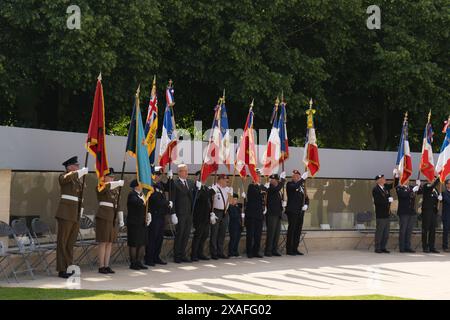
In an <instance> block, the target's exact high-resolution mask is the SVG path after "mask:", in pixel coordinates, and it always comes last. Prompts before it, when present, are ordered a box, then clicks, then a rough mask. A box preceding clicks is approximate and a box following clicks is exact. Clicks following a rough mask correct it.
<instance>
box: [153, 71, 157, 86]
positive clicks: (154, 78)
mask: <svg viewBox="0 0 450 320" xmlns="http://www.w3.org/2000/svg"><path fill="white" fill-rule="evenodd" d="M153 85H154V86H156V74H155V75H154V76H153Z"/></svg>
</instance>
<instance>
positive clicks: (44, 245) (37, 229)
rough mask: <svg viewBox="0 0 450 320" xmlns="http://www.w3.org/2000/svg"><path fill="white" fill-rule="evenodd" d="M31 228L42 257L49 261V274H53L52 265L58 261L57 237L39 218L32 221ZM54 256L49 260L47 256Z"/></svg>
mask: <svg viewBox="0 0 450 320" xmlns="http://www.w3.org/2000/svg"><path fill="white" fill-rule="evenodd" d="M31 230H32V235H33V238H34V241H35V242H36V244H37V247H38V248H39V249H40V253H41V254H42V258H43V259H44V261H46V262H47V265H48V267H49V268H48V274H49V275H51V271H50V266H51V265H52V264H53V263H54V262H55V261H56V247H57V243H56V237H55V235H54V234H53V232H52V231H51V229H50V226H49V225H48V224H47V223H45V222H44V221H42V220H41V219H39V218H34V219H33V220H32V221H31ZM49 257H52V259H51V261H50V262H48V260H47V258H49Z"/></svg>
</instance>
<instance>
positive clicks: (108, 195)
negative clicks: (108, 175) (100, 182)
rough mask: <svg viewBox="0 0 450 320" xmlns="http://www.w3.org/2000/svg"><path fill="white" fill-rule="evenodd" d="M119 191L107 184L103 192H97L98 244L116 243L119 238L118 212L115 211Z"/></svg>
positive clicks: (96, 220) (96, 219)
mask: <svg viewBox="0 0 450 320" xmlns="http://www.w3.org/2000/svg"><path fill="white" fill-rule="evenodd" d="M118 197H119V191H118V189H114V190H111V185H110V184H109V183H107V184H106V185H105V188H104V189H103V190H102V191H98V190H97V199H98V204H99V207H98V211H97V215H96V216H95V239H96V241H97V242H114V241H115V240H116V238H117V233H118V225H117V212H118V211H120V210H119V209H118V208H117V209H115V206H116V204H117V198H118Z"/></svg>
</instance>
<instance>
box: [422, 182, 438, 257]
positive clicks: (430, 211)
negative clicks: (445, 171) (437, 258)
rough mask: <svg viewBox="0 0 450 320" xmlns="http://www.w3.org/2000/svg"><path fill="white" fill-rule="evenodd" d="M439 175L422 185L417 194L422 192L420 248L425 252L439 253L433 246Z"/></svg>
mask: <svg viewBox="0 0 450 320" xmlns="http://www.w3.org/2000/svg"><path fill="white" fill-rule="evenodd" d="M438 184H439V177H438V178H436V180H435V181H434V182H433V183H425V184H423V185H422V187H421V190H419V194H423V201H422V249H423V252H425V253H430V252H432V253H439V251H437V250H436V247H435V239H436V227H437V214H438V203H439V201H440V200H442V195H440V194H439V191H438V190H437V185H438Z"/></svg>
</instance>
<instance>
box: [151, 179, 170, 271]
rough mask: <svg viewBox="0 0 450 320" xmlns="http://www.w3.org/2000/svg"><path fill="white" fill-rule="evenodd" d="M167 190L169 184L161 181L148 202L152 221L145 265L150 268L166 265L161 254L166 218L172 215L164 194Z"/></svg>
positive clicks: (156, 185)
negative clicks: (157, 264)
mask: <svg viewBox="0 0 450 320" xmlns="http://www.w3.org/2000/svg"><path fill="white" fill-rule="evenodd" d="M167 189H168V188H167V184H165V183H163V182H161V181H160V182H158V183H156V184H155V185H154V192H153V193H152V195H151V196H150V198H149V200H148V201H149V211H150V213H151V215H152V221H151V222H150V225H149V226H148V227H147V229H148V237H147V246H146V248H145V264H147V265H150V266H152V265H154V264H155V263H163V264H165V262H163V261H162V260H161V258H160V256H159V255H160V254H161V248H162V244H163V239H164V224H165V217H166V215H168V214H169V213H170V209H169V201H168V200H167V199H166V195H165V194H164V192H165V191H167Z"/></svg>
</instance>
